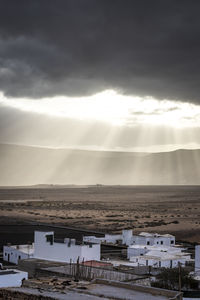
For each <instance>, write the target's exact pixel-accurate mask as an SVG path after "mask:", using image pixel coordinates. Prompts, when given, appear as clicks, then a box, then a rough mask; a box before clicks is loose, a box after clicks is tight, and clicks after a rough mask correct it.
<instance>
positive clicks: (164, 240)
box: [83, 230, 175, 246]
mask: <svg viewBox="0 0 200 300" xmlns="http://www.w3.org/2000/svg"><path fill="white" fill-rule="evenodd" d="M83 240H84V241H87V242H92V243H113V244H117V243H122V244H124V245H127V246H129V245H150V246H153V245H163V246H173V245H175V237H174V236H173V235H171V234H158V233H147V232H142V233H140V234H138V235H133V232H132V230H123V231H122V234H117V235H116V234H105V236H104V237H95V236H84V237H83Z"/></svg>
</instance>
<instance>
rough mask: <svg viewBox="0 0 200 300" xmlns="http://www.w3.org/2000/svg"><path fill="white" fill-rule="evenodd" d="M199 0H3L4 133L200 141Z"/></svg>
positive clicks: (51, 138)
mask: <svg viewBox="0 0 200 300" xmlns="http://www.w3.org/2000/svg"><path fill="white" fill-rule="evenodd" d="M199 14H200V1H198V0H167V1H165V0H151V1H148V0H126V1H123V0H109V1H108V0H84V1H83V0H57V1H52V0H42V1H41V0H20V1H16V0H0V143H11V144H12V143H13V144H22V145H37V146H40V147H55V148H60V147H61V148H73V149H74V148H76V149H77V148H78V149H93V150H112V151H142V152H144V151H145V152H146V151H147V152H159V151H170V150H174V149H179V148H185V149H195V148H200V96H199V95H200V84H199V80H200V56H199V53H200V39H199V36H200V19H199Z"/></svg>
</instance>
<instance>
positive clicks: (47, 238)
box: [46, 234, 53, 245]
mask: <svg viewBox="0 0 200 300" xmlns="http://www.w3.org/2000/svg"><path fill="white" fill-rule="evenodd" d="M46 241H47V242H50V245H53V234H48V235H46Z"/></svg>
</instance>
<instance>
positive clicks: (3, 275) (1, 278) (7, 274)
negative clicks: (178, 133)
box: [0, 269, 28, 288]
mask: <svg viewBox="0 0 200 300" xmlns="http://www.w3.org/2000/svg"><path fill="white" fill-rule="evenodd" d="M26 279H28V273H27V272H22V271H19V270H14V269H7V270H0V288H7V287H21V285H22V282H23V280H26Z"/></svg>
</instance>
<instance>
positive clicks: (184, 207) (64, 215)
mask: <svg viewBox="0 0 200 300" xmlns="http://www.w3.org/2000/svg"><path fill="white" fill-rule="evenodd" d="M0 208H1V212H0V221H1V224H2V223H4V224H5V222H6V223H11V222H18V223H19V222H30V221H35V222H45V223H48V224H50V223H51V224H52V223H53V224H63V225H68V226H76V227H79V228H88V229H95V230H98V231H113V232H116V231H119V230H121V229H125V228H127V229H128V228H133V229H135V231H136V232H139V231H155V232H170V233H173V234H176V236H177V238H179V239H182V240H188V241H193V242H200V187H198V186H165V187H162V186H160V187H159V186H136V187H133V186H127V187H120V186H90V187H75V186H74V187H73V186H71V187H65V188H63V187H42V188H41V187H39V188H17V189H16V188H9V189H8V188H2V189H0ZM5 217H6V218H5Z"/></svg>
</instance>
